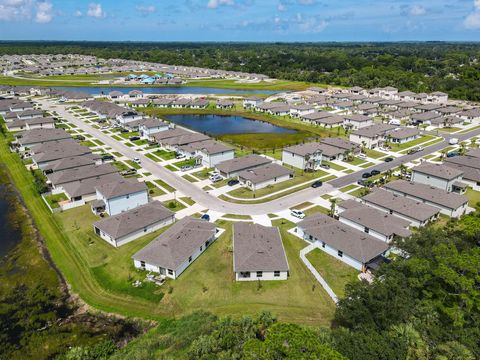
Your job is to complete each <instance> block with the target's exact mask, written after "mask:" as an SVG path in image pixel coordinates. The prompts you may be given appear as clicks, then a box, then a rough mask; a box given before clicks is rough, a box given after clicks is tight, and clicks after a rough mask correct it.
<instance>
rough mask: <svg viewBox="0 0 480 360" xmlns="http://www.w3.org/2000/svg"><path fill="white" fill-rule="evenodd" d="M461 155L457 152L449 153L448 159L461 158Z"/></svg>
mask: <svg viewBox="0 0 480 360" xmlns="http://www.w3.org/2000/svg"><path fill="white" fill-rule="evenodd" d="M459 155H460V154H459V153H458V152H456V151H452V152H449V153H447V157H449V158H451V157H455V156H459Z"/></svg>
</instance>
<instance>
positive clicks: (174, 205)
mask: <svg viewBox="0 0 480 360" xmlns="http://www.w3.org/2000/svg"><path fill="white" fill-rule="evenodd" d="M163 205H164V206H165V207H166V208H167V209H169V210H172V211H175V212H177V211H180V210H183V209H185V208H186V206H185V205H183V204H182V203H181V202H180V201H174V200H168V201H165V202H164V203H163Z"/></svg>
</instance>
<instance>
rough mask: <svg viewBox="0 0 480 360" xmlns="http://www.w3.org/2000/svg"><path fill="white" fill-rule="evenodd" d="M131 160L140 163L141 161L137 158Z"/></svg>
mask: <svg viewBox="0 0 480 360" xmlns="http://www.w3.org/2000/svg"><path fill="white" fill-rule="evenodd" d="M133 162H135V163H137V164H140V163H141V162H142V161H141V160H140V159H139V158H133Z"/></svg>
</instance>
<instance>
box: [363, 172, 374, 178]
mask: <svg viewBox="0 0 480 360" xmlns="http://www.w3.org/2000/svg"><path fill="white" fill-rule="evenodd" d="M369 177H372V174H370V173H368V172H366V173H363V174H362V178H364V179H368V178H369Z"/></svg>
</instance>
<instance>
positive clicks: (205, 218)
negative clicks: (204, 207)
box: [200, 214, 210, 221]
mask: <svg viewBox="0 0 480 360" xmlns="http://www.w3.org/2000/svg"><path fill="white" fill-rule="evenodd" d="M200 219H202V220H206V221H210V215H208V214H203V215H202V217H201V218H200Z"/></svg>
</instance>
